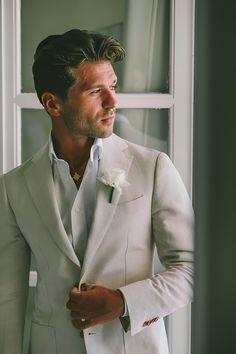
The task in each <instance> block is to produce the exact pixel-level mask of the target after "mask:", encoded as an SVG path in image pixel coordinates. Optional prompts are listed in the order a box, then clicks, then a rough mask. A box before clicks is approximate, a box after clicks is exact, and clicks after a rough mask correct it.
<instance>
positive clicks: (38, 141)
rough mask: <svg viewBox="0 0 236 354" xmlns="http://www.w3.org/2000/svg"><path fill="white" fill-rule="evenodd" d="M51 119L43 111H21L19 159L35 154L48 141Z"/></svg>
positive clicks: (23, 159)
mask: <svg viewBox="0 0 236 354" xmlns="http://www.w3.org/2000/svg"><path fill="white" fill-rule="evenodd" d="M50 129H51V118H50V117H49V115H48V114H47V113H46V112H45V111H44V110H37V109H22V118H21V159H22V162H23V161H25V160H26V159H28V158H29V157H30V156H32V155H33V154H34V153H36V152H37V151H38V150H39V149H40V148H41V147H42V146H43V145H44V144H45V143H46V141H47V140H48V136H49V132H50Z"/></svg>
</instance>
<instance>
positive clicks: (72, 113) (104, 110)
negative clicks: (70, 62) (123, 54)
mask: <svg viewBox="0 0 236 354" xmlns="http://www.w3.org/2000/svg"><path fill="white" fill-rule="evenodd" d="M71 73H72V75H73V76H74V77H75V78H76V81H75V83H74V84H73V86H71V87H70V88H69V91H68V98H67V100H66V101H65V102H63V103H62V119H63V121H64V123H65V125H66V127H67V129H68V131H69V133H70V134H71V135H73V136H74V137H92V138H95V137H99V138H106V137H108V136H110V135H111V134H112V131H113V124H114V119H115V108H116V105H117V100H116V94H115V88H116V83H117V77H116V75H115V73H114V70H113V67H112V65H111V63H110V62H109V61H100V62H88V61H85V62H83V63H82V64H80V65H79V66H78V67H77V68H73V69H71Z"/></svg>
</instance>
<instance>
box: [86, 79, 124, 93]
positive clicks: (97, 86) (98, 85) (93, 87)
mask: <svg viewBox="0 0 236 354" xmlns="http://www.w3.org/2000/svg"><path fill="white" fill-rule="evenodd" d="M117 83H118V79H115V80H114V81H113V82H112V84H111V86H113V85H116V84H117ZM104 86H106V85H102V84H97V85H94V86H86V84H84V85H83V86H82V89H83V90H84V91H90V90H94V89H97V88H102V87H104Z"/></svg>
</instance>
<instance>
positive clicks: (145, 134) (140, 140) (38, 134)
mask: <svg viewBox="0 0 236 354" xmlns="http://www.w3.org/2000/svg"><path fill="white" fill-rule="evenodd" d="M50 129H51V120H50V117H49V116H48V114H47V113H46V112H45V111H44V110H35V109H22V139H21V144H22V146H21V151H22V153H21V154H22V161H25V160H26V159H27V158H29V157H30V156H32V155H33V154H34V153H35V152H36V151H38V150H39V149H40V147H42V146H43V145H44V144H45V143H46V142H47V140H48V136H49V132H50ZM114 132H115V133H116V134H117V135H119V136H121V137H123V138H124V139H127V140H130V141H132V142H134V143H137V144H140V145H144V146H147V147H150V148H154V149H158V150H161V151H164V152H167V151H168V110H167V109H163V110H154V109H146V110H144V109H123V110H118V111H117V115H116V121H115V125H114Z"/></svg>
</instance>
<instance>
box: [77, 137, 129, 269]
mask: <svg viewBox="0 0 236 354" xmlns="http://www.w3.org/2000/svg"><path fill="white" fill-rule="evenodd" d="M109 139H111V141H110V142H109ZM105 140H106V139H105ZM107 140H108V142H106V141H105V142H104V151H103V157H102V159H101V161H100V164H99V170H98V177H101V176H102V175H103V174H104V173H105V172H106V171H108V170H111V169H113V168H120V169H122V170H125V172H126V175H128V172H129V169H130V166H131V164H132V161H133V156H131V155H129V154H126V153H125V152H126V149H127V145H126V143H123V142H122V145H121V144H119V143H118V144H117V143H116V141H114V140H113V138H108V139H107ZM125 188H127V189H128V188H129V186H128V187H123V190H124V189H125ZM110 192H111V187H110V186H106V185H105V184H104V183H102V182H101V181H100V180H97V203H96V208H95V212H94V219H93V224H92V227H91V230H90V235H89V239H88V246H87V250H86V253H85V258H84V265H83V269H82V274H83V273H84V272H86V270H87V269H88V266H89V264H90V262H91V260H92V259H93V257H94V256H95V254H96V251H97V249H98V248H99V246H100V244H101V242H102V240H103V238H104V236H105V234H106V232H107V230H108V228H109V226H110V224H111V222H112V219H113V217H114V214H115V212H116V208H117V205H118V204H119V201H120V198H121V196H122V192H120V191H119V190H116V191H115V193H116V194H115V198H114V200H113V202H112V203H109V197H110Z"/></svg>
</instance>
